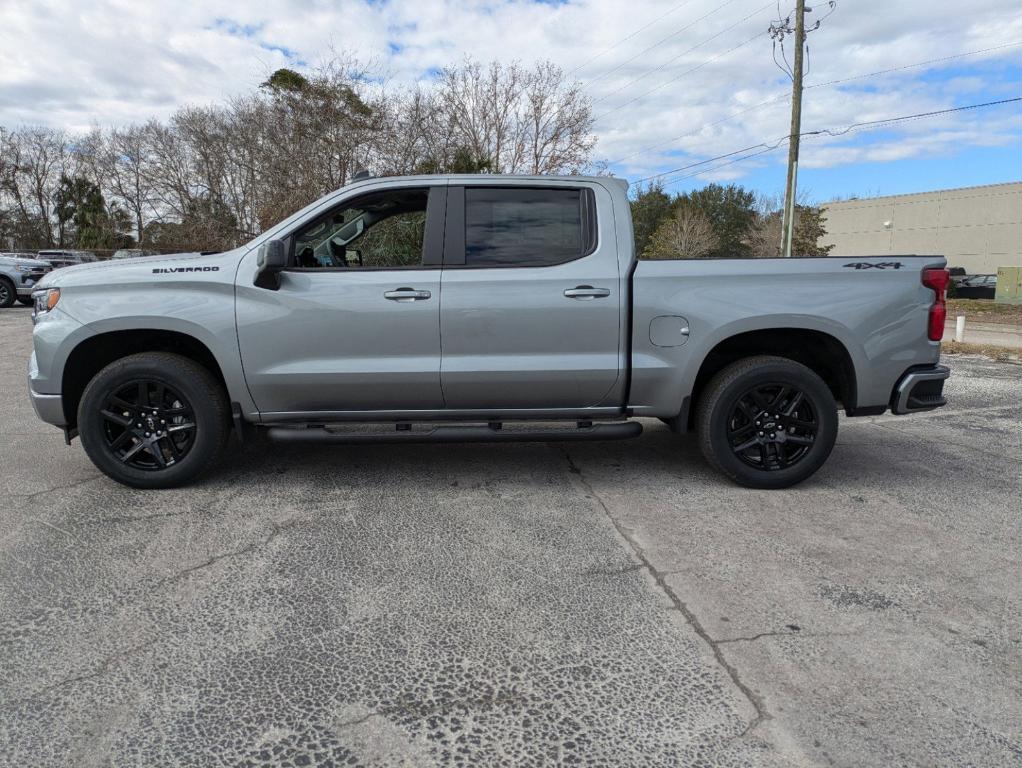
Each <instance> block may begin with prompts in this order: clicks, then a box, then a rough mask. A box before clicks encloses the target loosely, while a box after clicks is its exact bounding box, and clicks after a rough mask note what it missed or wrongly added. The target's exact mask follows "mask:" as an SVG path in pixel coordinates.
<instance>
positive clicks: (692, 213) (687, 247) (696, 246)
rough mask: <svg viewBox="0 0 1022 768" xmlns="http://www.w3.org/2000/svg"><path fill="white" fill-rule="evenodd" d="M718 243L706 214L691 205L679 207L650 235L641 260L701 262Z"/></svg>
mask: <svg viewBox="0 0 1022 768" xmlns="http://www.w3.org/2000/svg"><path fill="white" fill-rule="evenodd" d="M717 242H718V241H717V236H716V235H715V234H714V232H713V225H712V224H711V223H710V220H709V218H707V216H706V214H705V213H703V212H702V211H700V210H699V209H698V208H695V207H694V206H691V205H678V206H677V207H676V208H675V210H674V213H672V214H671V215H670V216H669V217H668V218H667V219H665V220H664V222H663V224H661V225H660V226H659V227H658V228H657V229H656V231H655V232H654V233H653V236H652V237H651V238H650V239H649V245H648V246H646V250H645V251H643V253H642V258H644V259H701V258H704V257H706V256H707V255H708V254H709V253H710V252H711V251H713V249H714V248H716V247H717Z"/></svg>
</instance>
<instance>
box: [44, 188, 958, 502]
mask: <svg viewBox="0 0 1022 768" xmlns="http://www.w3.org/2000/svg"><path fill="white" fill-rule="evenodd" d="M948 279H949V278H948V271H947V270H946V269H945V260H944V259H943V258H941V257H934V256H901V257H890V256H884V257H882V258H880V257H875V258H874V257H862V258H855V259H849V258H847V257H841V258H791V259H699V260H684V259H679V260H677V261H670V260H667V261H638V260H637V259H636V254H635V252H634V246H633V239H632V225H631V218H630V211H629V202H628V196H627V183H626V182H624V181H622V180H618V179H615V178H610V177H583V176H578V177H568V176H564V177H560V176H541V177H524V176H523V177H519V176H489V175H473V176H458V175H451V176H414V177H391V178H381V179H367V180H362V181H359V182H356V183H353V184H351V185H349V186H346V187H344V188H342V189H340V190H338V191H336V192H334V193H332V194H329V195H327V196H325V197H324V198H322V199H321V200H318V201H316V202H315V203H313V204H312V205H310V206H308V207H307V208H305V209H304V210H301V211H299V212H298V213H296V214H294V215H293V216H291V217H290V218H288V219H286V220H285V221H283V222H281V223H280V224H278V225H276V226H274V227H272V228H270V229H269V230H267V231H266V232H264V233H263V234H262V235H261V236H259V237H257V238H256V239H255V240H253V241H252V242H250V243H248V244H247V245H245V246H242V247H240V248H237V249H235V250H231V251H228V252H225V253H216V254H198V253H192V254H182V255H179V256H165V257H146V258H140V259H125V260H121V261H118V262H116V263H111V262H106V263H97V264H87V265H82V266H77V267H69V268H65V269H61V270H57V271H55V272H53V273H51V274H49V275H47V276H46V277H45V278H44V279H43V281H42V282H41V283H40V284H39V286H38V289H37V290H36V292H35V294H34V296H35V310H34V322H35V327H34V346H35V351H34V353H33V355H32V358H31V361H30V364H29V376H28V378H29V390H30V393H31V399H32V402H33V404H34V407H35V409H36V411H37V413H38V415H39V416H40V417H41V418H42V419H43V420H44V421H47V422H49V423H51V424H54V425H56V426H58V427H60V428H62V429H63V430H64V431H65V434H66V436H67V440H68V443H69V444H70V441H71V439H72V438H74V437H75V436H80V437H81V440H82V444H83V447H84V449H85V451H86V453H87V454H88V455H89V457H90V458H91V459H92V461H93V462H94V463H95V464H96V466H97V467H99V468H100V469H101V470H102V471H103V472H105V473H106V474H107V475H109V476H110V477H112V478H113V479H115V480H118V481H120V482H122V483H125V484H127V485H131V486H135V487H144V488H153V487H167V486H173V485H179V484H183V483H186V482H189V481H191V480H193V479H194V478H196V477H197V476H198V475H199V474H200V473H201V472H203V471H205V470H207V469H208V468H209V467H211V466H213V465H214V464H215V461H216V459H217V458H218V457H219V456H220V455H221V454H222V452H223V451H224V450H225V449H226V448H227V446H228V438H229V435H230V433H231V431H232V430H233V431H234V432H236V433H237V435H238V437H239V438H246V439H247V438H248V437H251V435H252V431H253V430H254V429H257V430H261V431H262V432H263V433H264V434H265V437H267V438H269V439H271V440H275V441H279V442H283V443H296V442H315V443H328V444H329V443H352V442H365V441H379V442H416V441H479V442H499V441H509V440H516V441H526V440H534V441H553V440H608V439H620V438H629V437H636V436H637V435H639V433H640V432H641V431H642V428H643V422H642V421H640V419H644V418H658V419H660V420H662V421H663V422H665V423H666V424H667V425H668V426H669V428H670V429H671V430H673V431H675V432H679V433H684V432H689V431H694V432H696V433H697V435H698V440H699V442H700V445H701V447H702V450H703V452H704V454H705V455H706V458H707V459H708V461H709V462H710V464H711V465H713V466H714V467H716V468H717V469H719V470H720V471H721V472H723V473H724V474H725V475H726V476H728V477H730V478H732V479H733V480H735V481H737V482H739V483H742V484H744V485H747V486H753V487H760V488H781V487H786V486H790V485H792V484H794V483H797V482H799V481H801V480H804V479H805V478H807V477H809V476H810V475H811V474H813V472H815V471H816V470H817V469H818V468H819V467H820V466H821V465H822V464H823V462H824V461H825V460H826V458H827V456H828V455H829V453H830V451H831V448H832V447H833V445H834V440H835V437H836V435H837V429H838V408H841V409H842V410H843V411H844V412H845V413H846V414H847V415H848V416H863V415H876V414H880V413H883V412H884V411H886V410H887V409H890V410H891V411H893V412H894V413H898V414H904V413H910V412H913V411H924V410H929V409H932V408H936V407H939V406H941V405H943V404H944V403H945V400H944V398H943V395H942V390H943V385H944V380H945V379H946V378H947V377H948V375H949V371H948V369H947V368H946V367H943V366H941V365H939V359H940V338H941V335H942V334H943V330H944V314H945V309H944V296H945V291H946V288H947V285H948ZM367 425H369V426H367Z"/></svg>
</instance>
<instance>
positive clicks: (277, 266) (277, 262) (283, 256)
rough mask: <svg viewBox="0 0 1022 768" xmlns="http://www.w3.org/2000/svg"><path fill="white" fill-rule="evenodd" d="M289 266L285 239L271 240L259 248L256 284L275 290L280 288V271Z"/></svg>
mask: <svg viewBox="0 0 1022 768" xmlns="http://www.w3.org/2000/svg"><path fill="white" fill-rule="evenodd" d="M286 266H287V252H286V251H285V250H284V241H283V240H270V241H269V242H266V243H263V244H262V246H260V248H259V256H258V257H257V259H256V276H255V284H256V285H257V286H259V287H260V288H268V289H270V290H271V291H275V290H277V289H278V288H280V272H281V270H283V269H284V267H286Z"/></svg>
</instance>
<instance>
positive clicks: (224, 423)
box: [78, 352, 230, 488]
mask: <svg viewBox="0 0 1022 768" xmlns="http://www.w3.org/2000/svg"><path fill="white" fill-rule="evenodd" d="M229 425H230V421H229V418H228V409H227V398H226V397H225V394H224V391H223V388H222V387H221V386H220V384H219V382H217V380H216V379H215V378H213V376H212V374H210V372H209V371H207V370H206V369H205V368H203V367H202V366H201V365H199V364H198V363H195V362H194V361H192V360H189V359H188V358H186V357H182V356H180V355H174V354H169V353H165V352H143V353H141V354H136V355H129V356H128V357H125V358H122V359H120V360H117V361H115V362H113V363H111V364H110V365H108V366H107V367H106V368H104V369H103V370H101V371H100V372H99V373H97V374H96V376H95V377H94V378H93V379H92V381H90V382H89V384H88V386H87V387H86V388H85V392H84V394H83V395H82V400H81V403H80V404H79V406H78V432H79V434H80V435H81V438H82V446H83V447H84V448H85V452H86V453H87V454H88V455H89V458H90V459H92V462H93V464H95V465H96V466H97V467H98V468H99V469H100V470H101V471H102V472H104V473H105V474H106V475H108V476H109V477H111V478H113V479H114V480H116V481H117V482H119V483H123V484H124V485H129V486H131V487H133V488H172V487H175V486H179V485H185V484H186V483H189V482H191V481H192V480H194V479H195V478H197V477H198V476H199V475H200V474H201V473H202V472H204V471H205V470H206V469H208V468H209V467H211V466H212V465H213V464H215V463H216V461H217V459H218V458H219V457H220V454H221V453H222V452H223V450H224V447H225V445H226V443H227V437H228V433H229V429H230V427H229Z"/></svg>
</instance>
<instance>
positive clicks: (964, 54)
mask: <svg viewBox="0 0 1022 768" xmlns="http://www.w3.org/2000/svg"><path fill="white" fill-rule="evenodd" d="M1020 45H1022V41H1017V42H1014V43H1004V44H1003V45H995V46H992V47H990V48H981V49H979V50H975V51H964V52H962V53H956V54H952V55H951V56H942V57H940V58H937V59H928V60H926V61H917V62H914V63H912V64H903V65H901V66H899V67H891V68H889V69H881V70H877V71H876V72H866V73H863V74H860V75H851V76H850V77H843V78H840V79H837V80H828V81H826V82H823V83H814V84H812V85H807V86H805V87H806V90H808V89H810V88H826V87H829V86H832V85H839V84H841V83H848V82H852V81H854V80H864V79H866V78H870V77H878V76H880V75H887V74H891V73H892V72H901V71H903V70H906V69H914V68H916V67H925V66H927V65H930V64H940V63H943V62H945V61H952V60H954V59H962V58H966V57H968V56H978V55H981V54H984V53H990V52H991V51H999V50H1003V49H1005V48H1017V47H1018V46H1020ZM788 96H789V94H787V93H783V94H780V95H779V96H776V97H774V98H772V99H766V100H765V101H761V102H759V103H758V104H753V105H752V106H751V107H746V108H745V109H742V110H739V111H737V112H732V113H731V114H729V115H727V116H725V117H722V118H720V119H719V120H715V121H714V122H712V123H706V124H704V125H702V126H700V127H699V128H696V129H695V130H692V131H688V132H687V133H683V134H680V135H678V136H675V137H674V138H672V139H668V140H667V141H665V142H663V143H661V144H654V145H651V146H648V147H645V148H643V149H640V150H638V151H637V152H633V153H632V154H630V155H625V156H624V157H621V158H618V159H617V160H612V161H609V162H608V164H609V165H615V164H617V163H622V162H624V161H625V160H630V159H632V158H633V157H636V156H638V155H642V154H645V153H647V152H652V151H654V150H657V149H662V148H663V147H666V146H668V145H669V144H673V143H674V142H676V141H677V140H678V139H684V138H687V137H688V136H695V135H696V134H698V133H701V132H702V131H703V130H705V129H706V128H713V127H714V126H717V125H721V124H722V123H726V122H729V121H730V120H733V119H734V118H736V117H740V116H742V115H744V114H747V113H749V112H752V111H754V110H757V109H760V108H762V107H765V106H768V105H770V104H776V103H778V102H780V101H783V100H784V99H786V98H788ZM608 114H609V113H608Z"/></svg>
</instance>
